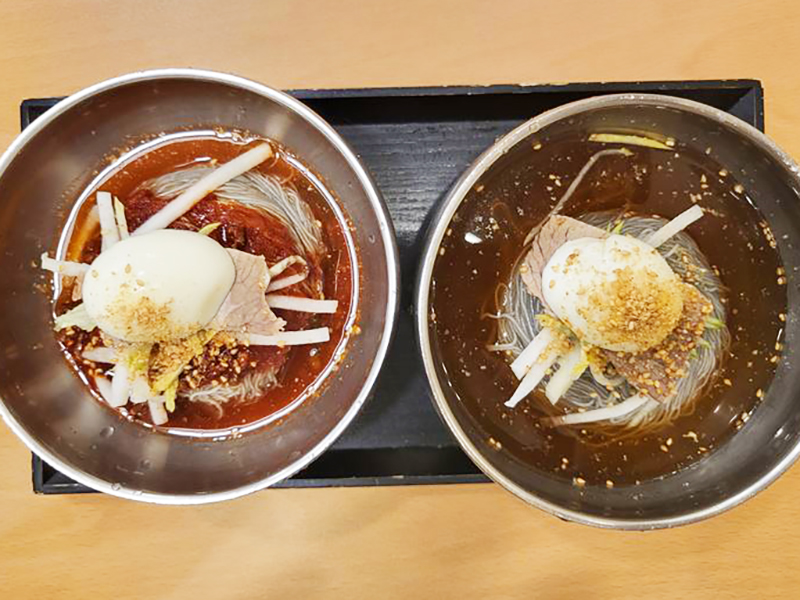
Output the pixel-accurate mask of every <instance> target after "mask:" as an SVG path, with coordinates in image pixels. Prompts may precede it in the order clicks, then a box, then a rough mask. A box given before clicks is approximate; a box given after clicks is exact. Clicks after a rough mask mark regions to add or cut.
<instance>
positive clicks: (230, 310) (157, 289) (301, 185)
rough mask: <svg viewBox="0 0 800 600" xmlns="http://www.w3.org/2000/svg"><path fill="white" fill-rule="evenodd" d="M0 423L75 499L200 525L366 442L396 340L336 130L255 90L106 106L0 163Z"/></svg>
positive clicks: (213, 79)
mask: <svg viewBox="0 0 800 600" xmlns="http://www.w3.org/2000/svg"><path fill="white" fill-rule="evenodd" d="M0 198H2V202H1V203H0V215H2V218H0V222H2V226H0V228H1V229H2V232H1V233H0V240H2V241H0V245H2V249H3V252H2V258H0V268H2V269H3V272H4V273H6V281H5V284H4V286H3V290H2V292H0V296H2V301H3V306H4V307H5V310H4V311H3V317H2V320H3V324H2V327H1V328H0V331H2V333H0V347H2V349H3V352H2V355H1V356H0V381H1V382H2V383H0V397H2V402H0V412H2V415H3V417H4V419H5V421H6V422H7V424H8V425H9V426H10V427H11V429H12V430H13V431H14V433H16V434H17V435H18V436H19V437H20V438H21V439H22V441H23V442H24V443H25V444H26V445H27V446H28V447H29V448H30V449H31V450H32V451H33V452H35V453H37V454H38V455H39V456H41V457H42V458H43V459H44V460H46V461H47V462H49V463H50V464H52V465H53V466H55V467H56V468H57V469H59V470H60V471H62V472H63V473H65V474H66V475H68V476H70V477H72V478H74V479H75V480H77V481H79V482H81V483H83V484H85V485H88V486H90V487H92V488H94V489H97V490H100V491H104V492H107V493H110V494H114V495H117V496H121V497H124V498H129V499H135V500H141V501H148V502H157V503H166V504H196V503H204V502H212V501H219V500H225V499H230V498H234V497H237V496H241V495H243V494H246V493H249V492H253V491H256V490H259V489H262V488H265V487H267V486H269V485H271V484H274V483H276V482H278V481H281V480H282V479H284V478H286V477H289V476H291V475H292V474H293V473H295V472H296V471H298V470H299V469H301V468H303V467H304V466H305V465H307V464H309V463H310V462H311V461H312V460H314V458H316V457H317V456H319V455H320V454H321V453H322V452H323V451H324V450H325V449H326V448H327V447H328V446H329V445H330V444H331V443H333V441H334V440H335V439H336V437H337V436H338V435H339V434H340V433H341V432H342V431H343V430H344V428H345V427H346V426H347V425H348V424H349V423H350V422H351V421H352V420H353V418H354V417H355V415H356V414H357V413H358V411H359V409H360V408H361V406H362V405H363V403H364V402H365V400H366V398H367V396H368V394H369V392H370V390H371V388H372V385H373V384H374V382H375V378H376V376H377V373H378V371H379V369H380V366H381V364H382V362H383V359H384V357H385V354H386V349H387V347H388V344H389V342H390V338H391V334H392V330H393V327H394V322H395V313H396V307H397V293H398V269H397V251H396V246H395V241H394V236H393V231H392V227H391V222H390V220H389V217H388V214H387V212H386V208H385V206H384V203H383V201H382V199H381V197H380V194H379V192H378V190H377V189H376V187H375V185H374V183H373V182H372V180H371V178H370V176H369V175H368V173H367V172H366V171H365V169H364V168H363V166H362V165H361V164H360V163H359V161H358V159H357V158H356V156H355V155H354V154H353V152H352V151H351V150H350V149H349V147H348V146H347V145H346V144H345V143H344V142H343V140H342V139H341V138H340V137H339V136H338V134H337V133H336V132H335V131H334V130H333V129H332V128H331V127H330V126H329V125H328V124H327V123H325V122H324V121H323V120H322V119H321V118H320V117H319V116H318V115H316V114H315V113H313V112H312V111H311V110H309V109H308V108H307V107H305V106H304V105H303V104H301V103H300V102H298V101H297V100H294V99H293V98H291V97H289V96H288V95H286V94H284V93H282V92H279V91H276V90H273V89H270V88H268V87H265V86H263V85H260V84H258V83H254V82H251V81H248V80H245V79H242V78H239V77H235V76H231V75H225V74H220V73H213V72H207V71H197V70H190V69H167V70H159V71H148V72H142V73H134V74H131V75H126V76H122V77H118V78H115V79H112V80H109V81H106V82H103V83H100V84H97V85H95V86H92V87H90V88H87V89H85V90H83V91H81V92H79V93H77V94H75V95H73V96H70V97H69V98H67V99H66V100H64V101H62V102H60V103H59V104H57V105H56V106H55V107H53V108H52V109H51V110H49V111H48V112H47V113H46V114H45V115H43V116H42V117H40V118H39V119H38V120H36V121H35V122H34V123H33V124H32V125H31V126H29V127H28V128H27V129H26V130H25V131H24V132H23V134H22V135H21V136H20V137H19V138H17V140H16V141H15V142H14V143H13V144H12V145H11V146H10V147H9V149H8V150H7V151H6V153H5V154H4V155H3V157H2V159H0Z"/></svg>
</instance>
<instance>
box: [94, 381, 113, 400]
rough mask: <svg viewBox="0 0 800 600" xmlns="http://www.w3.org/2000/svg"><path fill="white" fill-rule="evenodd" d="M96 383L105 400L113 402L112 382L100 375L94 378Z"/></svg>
mask: <svg viewBox="0 0 800 600" xmlns="http://www.w3.org/2000/svg"><path fill="white" fill-rule="evenodd" d="M94 384H95V385H96V386H97V391H98V392H100V395H101V396H102V397H103V400H105V401H106V402H108V403H109V404H111V382H110V381H109V380H108V379H106V378H105V377H101V376H99V375H98V376H97V377H95V378H94Z"/></svg>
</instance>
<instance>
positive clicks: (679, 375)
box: [417, 95, 800, 529]
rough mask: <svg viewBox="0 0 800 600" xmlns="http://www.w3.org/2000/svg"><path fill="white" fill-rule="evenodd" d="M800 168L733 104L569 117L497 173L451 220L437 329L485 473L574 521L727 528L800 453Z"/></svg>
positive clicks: (439, 231) (456, 423)
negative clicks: (799, 317) (796, 342)
mask: <svg viewBox="0 0 800 600" xmlns="http://www.w3.org/2000/svg"><path fill="white" fill-rule="evenodd" d="M798 189H800V187H798V177H797V167H796V166H795V165H794V163H793V162H792V161H791V160H790V159H789V158H788V157H787V156H786V155H785V154H784V153H783V152H781V151H780V150H779V149H778V148H777V147H776V146H775V145H774V144H773V143H772V142H771V141H770V140H769V139H768V138H766V137H765V136H764V135H763V134H761V133H760V132H758V131H756V130H755V129H753V128H752V127H750V126H748V125H746V124H745V123H743V122H741V121H739V120H737V119H735V118H733V117H730V116H728V115H726V114H725V113H722V112H721V111H718V110H716V109H712V108H709V107H707V106H703V105H701V104H697V103H694V102H690V101H685V100H679V99H674V98H668V97H661V96H653V95H636V96H631V95H615V96H606V97H601V98H593V99H589V100H585V101H580V102H577V103H574V104H570V105H566V106H564V107H560V108H558V109H555V110H553V111H550V112H548V113H545V114H543V115H540V116H539V117H536V118H534V119H532V120H531V121H529V122H527V123H525V124H523V125H521V126H520V127H518V128H517V129H515V130H514V131H512V132H511V133H510V134H508V135H507V136H506V137H504V138H502V139H501V140H499V141H498V142H497V143H496V144H495V145H494V146H492V147H491V148H490V149H488V150H487V151H486V152H485V153H484V154H483V155H482V156H481V157H479V158H478V159H477V160H476V162H475V163H474V164H473V165H472V167H471V168H470V169H469V170H468V171H467V172H466V173H465V174H464V175H463V176H462V177H461V178H460V179H459V181H458V182H456V184H455V185H454V186H453V188H452V189H451V191H450V193H449V194H448V195H447V197H446V198H445V199H444V200H443V202H442V204H441V206H440V208H439V209H438V214H437V215H436V218H435V219H434V220H433V225H432V226H431V228H430V231H429V234H428V240H427V246H426V248H425V253H424V256H423V264H422V266H421V269H420V280H419V286H418V298H417V300H418V306H417V308H418V313H417V325H418V334H419V337H420V342H421V344H420V345H421V349H422V354H423V360H424V363H425V368H426V373H427V376H428V379H429V381H430V383H431V387H432V390H433V396H434V401H435V404H436V406H437V408H438V410H439V412H440V414H441V416H442V417H443V419H444V421H445V422H446V423H447V425H448V426H449V427H450V428H451V430H452V431H453V433H454V434H455V435H456V437H457V439H458V440H459V442H460V443H461V445H462V447H463V448H464V449H465V451H466V452H467V453H468V454H469V455H470V457H471V458H472V459H473V460H474V461H475V462H476V463H477V464H478V466H479V467H481V469H483V470H484V471H485V472H486V473H487V474H488V475H489V476H490V477H492V478H493V479H495V480H496V481H497V482H499V483H500V484H502V485H503V486H504V487H506V488H508V489H509V490H510V491H512V492H513V493H515V494H516V495H518V496H520V497H521V498H523V499H524V500H526V501H528V502H529V503H531V504H533V505H535V506H538V507H540V508H543V509H545V510H547V511H549V512H551V513H553V514H555V515H557V516H560V517H562V518H566V519H570V520H575V521H578V522H582V523H587V524H592V525H598V526H604V527H619V528H630V529H643V528H655V527H669V526H674V525H678V524H683V523H688V522H692V521H696V520H699V519H702V518H704V517H707V516H710V515H713V514H716V513H718V512H720V511H722V510H725V509H726V508H729V507H731V506H733V505H735V504H737V503H738V502H741V501H742V500H744V499H745V498H747V497H749V496H751V495H752V494H754V493H755V492H757V491H758V490H759V489H761V488H763V487H764V486H765V485H767V484H768V483H769V482H771V481H772V480H774V478H775V477H777V476H778V475H779V474H780V473H781V472H782V471H783V470H785V469H786V468H787V467H788V465H789V464H791V462H792V461H793V460H794V459H795V457H796V455H797V452H798V445H797V437H798V433H799V432H800V422H799V421H798V420H799V419H800V415H799V414H798V411H797V410H796V409H795V408H794V398H795V395H796V393H797V392H798V391H800V387H799V386H800V382H798V380H797V376H796V374H795V373H794V371H793V369H792V361H793V359H792V340H793V339H794V335H795V334H796V332H795V329H796V321H795V318H794V314H795V310H796V298H795V294H796V291H795V279H796V273H795V271H796V263H797V258H798V256H797V250H796V248H795V246H794V244H795V240H797V239H798V236H799V235H800V212H798V204H797V200H798V199H797V194H798V191H797V190H798Z"/></svg>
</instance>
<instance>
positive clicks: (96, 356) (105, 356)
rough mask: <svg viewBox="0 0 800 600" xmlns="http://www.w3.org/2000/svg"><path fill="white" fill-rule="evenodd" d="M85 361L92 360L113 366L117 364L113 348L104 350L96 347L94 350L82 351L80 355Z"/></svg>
mask: <svg viewBox="0 0 800 600" xmlns="http://www.w3.org/2000/svg"><path fill="white" fill-rule="evenodd" d="M81 356H82V357H83V358H85V359H86V360H93V361H94V362H99V363H107V364H109V365H113V364H114V363H116V362H117V353H116V352H115V351H114V349H113V348H105V347H102V346H98V347H96V348H89V349H88V350H84V351H83V354H81Z"/></svg>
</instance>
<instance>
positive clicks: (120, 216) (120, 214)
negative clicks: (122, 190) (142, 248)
mask: <svg viewBox="0 0 800 600" xmlns="http://www.w3.org/2000/svg"><path fill="white" fill-rule="evenodd" d="M114 217H115V220H116V222H117V230H118V231H119V239H121V240H124V239H125V238H126V237H128V236H129V235H130V234H129V233H128V219H127V218H126V217H125V205H124V204H122V202H120V201H119V198H116V197H115V198H114Z"/></svg>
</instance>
